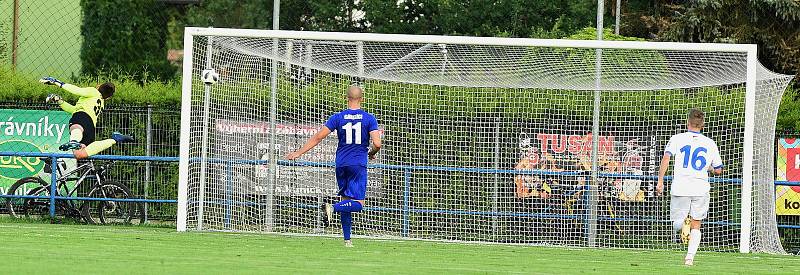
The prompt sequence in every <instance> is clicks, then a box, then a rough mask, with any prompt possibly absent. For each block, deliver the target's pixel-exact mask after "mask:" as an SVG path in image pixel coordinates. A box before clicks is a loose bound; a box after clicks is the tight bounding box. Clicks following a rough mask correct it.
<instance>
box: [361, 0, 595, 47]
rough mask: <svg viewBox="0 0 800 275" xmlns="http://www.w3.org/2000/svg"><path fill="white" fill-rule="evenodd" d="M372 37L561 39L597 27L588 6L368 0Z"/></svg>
mask: <svg viewBox="0 0 800 275" xmlns="http://www.w3.org/2000/svg"><path fill="white" fill-rule="evenodd" d="M363 3H364V4H363V5H364V12H365V20H366V25H367V26H368V27H369V28H368V30H369V31H373V32H381V33H411V34H440V35H471V36H506V37H541V38H557V37H561V36H564V35H567V34H570V33H573V32H574V31H577V30H579V29H581V28H583V27H586V26H589V25H591V24H592V22H593V21H594V16H595V15H594V8H595V6H594V4H593V3H592V2H588V1H579V2H576V1H567V0H556V1H524V0H498V1H480V0H466V1H453V0H405V1H397V2H395V1H384V0H364V1H363Z"/></svg>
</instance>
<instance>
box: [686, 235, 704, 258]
mask: <svg viewBox="0 0 800 275" xmlns="http://www.w3.org/2000/svg"><path fill="white" fill-rule="evenodd" d="M700 238H702V234H700V229H692V231H691V232H689V251H688V252H686V259H692V260H694V254H696V253H697V248H698V247H700Z"/></svg>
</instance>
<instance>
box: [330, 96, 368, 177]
mask: <svg viewBox="0 0 800 275" xmlns="http://www.w3.org/2000/svg"><path fill="white" fill-rule="evenodd" d="M325 127H327V128H328V129H329V130H331V132H333V131H336V137H337V138H338V139H339V144H338V146H337V147H336V167H344V166H354V165H361V166H366V165H367V151H368V150H369V133H370V132H372V131H376V130H378V120H376V119H375V117H374V116H372V115H371V114H369V113H367V112H365V111H363V110H361V109H358V110H352V109H347V110H344V111H341V112H339V113H336V114H334V115H332V116H331V117H330V118H328V121H327V122H325Z"/></svg>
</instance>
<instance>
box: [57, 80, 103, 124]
mask: <svg viewBox="0 0 800 275" xmlns="http://www.w3.org/2000/svg"><path fill="white" fill-rule="evenodd" d="M61 88H63V89H64V90H67V92H70V93H71V94H74V95H77V96H78V97H79V98H78V102H76V103H75V105H72V104H69V103H68V102H66V101H63V100H62V101H61V103H59V106H61V109H62V110H64V111H65V112H68V113H70V114H74V113H77V112H84V113H86V114H87V115H89V117H91V118H92V123H94V125H95V126H97V116H98V115H100V112H102V111H103V107H104V106H105V105H104V104H105V101H104V100H103V95H101V94H100V91H98V90H97V89H96V88H94V87H86V88H81V87H78V86H75V85H72V84H64V86H62V87H61Z"/></svg>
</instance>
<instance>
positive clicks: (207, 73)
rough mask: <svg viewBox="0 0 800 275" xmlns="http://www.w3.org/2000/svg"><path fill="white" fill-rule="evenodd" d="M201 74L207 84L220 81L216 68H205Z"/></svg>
mask: <svg viewBox="0 0 800 275" xmlns="http://www.w3.org/2000/svg"><path fill="white" fill-rule="evenodd" d="M200 76H201V78H202V79H203V83H205V84H209V85H211V84H214V83H217V81H219V74H218V73H217V71H215V70H214V69H206V70H203V73H202V74H201V75H200Z"/></svg>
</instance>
